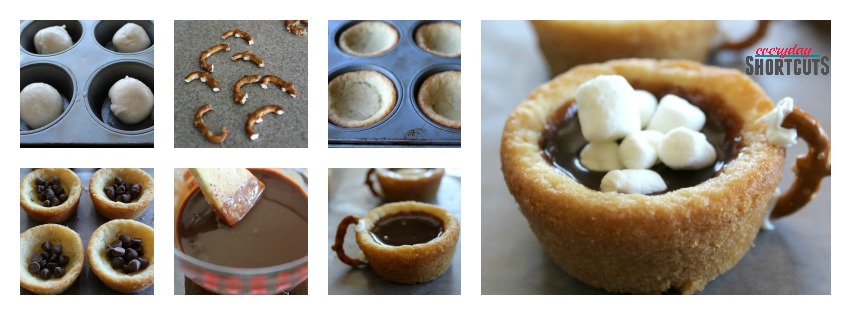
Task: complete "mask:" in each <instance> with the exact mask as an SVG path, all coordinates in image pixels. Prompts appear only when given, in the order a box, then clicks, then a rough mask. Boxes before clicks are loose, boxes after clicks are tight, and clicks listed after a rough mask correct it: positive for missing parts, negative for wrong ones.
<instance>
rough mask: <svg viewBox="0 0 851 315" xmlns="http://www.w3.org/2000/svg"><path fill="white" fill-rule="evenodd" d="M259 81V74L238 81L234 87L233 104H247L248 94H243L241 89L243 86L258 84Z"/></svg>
mask: <svg viewBox="0 0 851 315" xmlns="http://www.w3.org/2000/svg"><path fill="white" fill-rule="evenodd" d="M257 81H260V75H259V74H255V75H247V76H244V77H242V79H239V80H237V81H236V83H235V84H234V85H233V102H234V103H239V104H245V100H246V99H247V98H248V93H243V92H242V91H240V89H241V88H242V86H243V85H246V84H249V83H256V82H257Z"/></svg>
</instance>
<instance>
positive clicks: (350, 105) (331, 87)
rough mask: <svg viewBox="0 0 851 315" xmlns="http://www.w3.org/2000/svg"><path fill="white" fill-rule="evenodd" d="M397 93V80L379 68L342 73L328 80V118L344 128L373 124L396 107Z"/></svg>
mask: <svg viewBox="0 0 851 315" xmlns="http://www.w3.org/2000/svg"><path fill="white" fill-rule="evenodd" d="M396 96H397V93H396V86H395V85H394V84H393V81H390V79H388V78H387V77H386V76H384V75H383V74H381V73H380V72H378V71H373V70H361V71H354V72H347V73H344V74H341V75H339V76H337V77H336V78H334V79H333V80H331V83H328V121H329V122H331V123H332V124H334V125H337V126H340V127H344V128H361V127H366V126H369V125H373V124H375V123H377V122H379V121H381V120H382V119H384V117H386V116H387V115H389V114H390V112H392V111H393V108H394V107H396ZM365 101H369V103H367V102H365ZM372 101H376V103H375V104H372Z"/></svg>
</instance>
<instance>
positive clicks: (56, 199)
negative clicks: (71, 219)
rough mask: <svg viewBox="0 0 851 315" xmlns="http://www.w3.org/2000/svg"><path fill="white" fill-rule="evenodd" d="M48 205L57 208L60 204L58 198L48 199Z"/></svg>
mask: <svg viewBox="0 0 851 315" xmlns="http://www.w3.org/2000/svg"><path fill="white" fill-rule="evenodd" d="M50 203H52V204H53V205H54V206H58V205H59V204H60V203H61V202H59V199H58V198H56V197H53V198H50Z"/></svg>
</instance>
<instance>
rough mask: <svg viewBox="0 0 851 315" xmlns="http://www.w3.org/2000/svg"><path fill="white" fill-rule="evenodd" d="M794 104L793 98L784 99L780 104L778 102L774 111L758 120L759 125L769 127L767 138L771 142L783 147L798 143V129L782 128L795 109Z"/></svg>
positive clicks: (766, 133)
mask: <svg viewBox="0 0 851 315" xmlns="http://www.w3.org/2000/svg"><path fill="white" fill-rule="evenodd" d="M794 102H795V101H793V100H792V98H791V97H784V98H783V99H782V100H780V102H777V105H776V106H774V109H773V110H771V111H770V112H768V114H765V115H764V116H762V117H760V118H759V119H757V120H756V122H757V123H763V124H765V125H766V126H768V130H767V131H766V132H765V136H766V138H768V141H769V142H771V143H773V144H776V145H779V146H783V147H788V146H791V145H793V144H795V143H798V130H797V129H794V128H792V129H787V128H783V127H782V126H780V125H781V124H782V123H783V120H785V119H786V116H787V115H789V113H791V112H792V110H794V109H795V105H794Z"/></svg>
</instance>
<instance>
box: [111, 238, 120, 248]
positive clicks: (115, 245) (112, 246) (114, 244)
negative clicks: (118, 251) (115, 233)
mask: <svg viewBox="0 0 851 315" xmlns="http://www.w3.org/2000/svg"><path fill="white" fill-rule="evenodd" d="M119 246H121V240H117V241H115V242H112V244H109V248H115V247H119Z"/></svg>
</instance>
